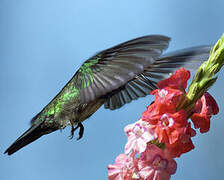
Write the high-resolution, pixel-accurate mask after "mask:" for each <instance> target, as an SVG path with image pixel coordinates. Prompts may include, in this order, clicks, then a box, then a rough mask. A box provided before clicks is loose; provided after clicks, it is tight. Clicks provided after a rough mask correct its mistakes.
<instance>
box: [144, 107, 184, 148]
mask: <svg viewBox="0 0 224 180" xmlns="http://www.w3.org/2000/svg"><path fill="white" fill-rule="evenodd" d="M148 122H149V124H151V128H152V129H153V130H154V131H155V132H156V135H157V136H158V140H159V142H160V143H161V142H163V143H168V144H173V143H175V142H176V141H177V140H178V139H179V138H180V136H181V135H182V134H184V132H185V129H186V125H187V116H186V113H185V111H184V110H180V111H178V112H175V113H169V112H168V113H164V114H158V115H155V116H152V117H151V118H150V119H148Z"/></svg>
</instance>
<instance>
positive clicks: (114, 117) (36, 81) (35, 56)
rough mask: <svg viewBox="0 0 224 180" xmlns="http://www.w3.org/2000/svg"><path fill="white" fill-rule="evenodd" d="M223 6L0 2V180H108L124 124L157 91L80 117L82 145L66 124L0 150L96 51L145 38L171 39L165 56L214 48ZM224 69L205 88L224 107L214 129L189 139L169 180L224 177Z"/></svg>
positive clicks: (101, 0) (191, 0)
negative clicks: (190, 144)
mask: <svg viewBox="0 0 224 180" xmlns="http://www.w3.org/2000/svg"><path fill="white" fill-rule="evenodd" d="M223 7H224V1H223V0H214V1H204V0H198V1H195V0H188V1H179V0H169V1H164V0H138V1H137V0H132V1H130V0H107V1H105V0H66V1H62V0H38V1H36V0H20V1H17V0H1V1H0V82H1V88H0V99H1V103H0V113H1V126H0V138H1V144H0V179H1V180H4V179H7V180H18V179H21V180H28V179H32V180H51V179H52V180H62V179H69V180H73V179H82V180H89V179H99V180H101V179H106V178H107V165H108V164H113V163H114V159H115V157H116V156H117V155H118V154H120V153H122V152H123V150H124V145H125V142H126V136H125V134H124V132H123V128H124V127H125V126H126V125H127V124H130V123H133V122H134V121H136V120H138V119H139V117H140V116H141V113H142V112H143V111H144V110H145V109H146V106H147V105H149V104H150V102H151V101H153V97H152V96H147V97H146V98H141V99H139V100H138V101H134V102H132V103H131V104H128V105H126V106H124V107H123V108H121V109H119V110H116V111H109V110H105V109H104V108H103V107H102V108H101V109H100V110H98V111H97V112H96V113H95V114H94V115H93V116H92V117H90V118H89V119H88V120H87V121H85V122H84V126H85V134H84V137H83V138H82V139H81V140H80V141H76V138H73V139H72V140H69V138H68V136H69V134H70V127H69V128H66V129H64V130H63V131H62V132H60V131H57V132H55V133H52V134H49V135H47V136H44V137H42V138H40V139H39V140H37V141H35V142H34V143H32V144H30V145H28V146H26V147H25V148H23V149H22V150H20V151H18V152H17V153H15V154H14V155H12V156H7V155H4V154H3V152H4V151H5V149H6V148H7V147H8V146H9V145H10V144H11V143H12V142H13V141H14V140H16V138H18V136H20V135H21V134H22V133H23V132H24V131H25V130H26V129H28V127H29V120H30V119H31V118H32V117H33V116H34V115H35V114H37V113H38V112H39V111H40V110H41V109H42V108H43V107H44V106H45V105H46V104H47V103H48V102H49V101H50V100H51V99H52V98H53V97H54V96H55V95H56V94H57V93H58V92H59V91H60V90H61V88H62V87H63V86H64V85H65V84H66V82H67V81H68V80H69V79H70V78H71V77H72V76H73V74H74V73H75V72H76V70H77V69H78V68H79V67H80V65H81V64H82V62H83V61H84V60H86V59H87V58H88V57H90V56H91V55H93V54H94V53H96V52H98V51H100V50H103V49H105V48H109V47H111V46H114V45H116V44H118V43H121V42H123V41H126V40H130V39H132V38H136V37H139V36H143V35H149V34H163V35H167V36H170V37H171V38H172V41H171V43H170V47H169V49H168V50H167V51H166V52H171V51H173V50H178V49H182V48H186V47H191V46H196V45H204V44H205V45H207V44H214V43H215V42H216V41H217V40H218V39H219V38H220V36H221V35H222V33H223V32H224V23H223ZM223 72H224V71H223V70H221V72H219V78H218V80H217V82H216V83H215V85H214V86H213V87H212V88H211V89H210V90H209V92H210V93H211V94H212V95H213V96H214V97H215V99H216V100H217V102H218V104H219V106H220V112H219V114H218V115H216V116H214V117H213V118H212V121H211V129H210V131H209V132H208V133H206V134H198V135H197V136H196V137H195V138H193V141H194V144H195V146H196V148H195V149H194V150H192V151H191V152H189V153H187V154H184V155H182V156H181V158H179V159H177V163H178V169H177V172H176V174H175V175H174V176H172V179H173V180H180V179H181V180H185V179H186V180H188V179H198V180H205V179H206V180H207V179H222V178H223V161H224V155H223V147H224V141H223V126H224V116H223V100H224V96H223V88H224V85H223V78H224V76H223ZM75 135H76V136H77V133H76V134H75Z"/></svg>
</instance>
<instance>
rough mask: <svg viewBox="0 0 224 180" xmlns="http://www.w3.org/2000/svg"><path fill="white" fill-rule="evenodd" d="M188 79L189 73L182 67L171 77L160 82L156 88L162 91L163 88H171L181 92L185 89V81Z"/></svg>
mask: <svg viewBox="0 0 224 180" xmlns="http://www.w3.org/2000/svg"><path fill="white" fill-rule="evenodd" d="M189 78H190V71H188V70H186V69H184V68H183V67H182V68H180V69H178V70H177V71H176V72H175V73H174V74H173V75H172V76H170V77H169V78H167V79H164V80H162V81H160V82H159V83H158V84H157V86H158V88H160V89H162V88H164V87H171V88H174V89H180V90H183V91H184V89H186V87H187V80H188V79H189Z"/></svg>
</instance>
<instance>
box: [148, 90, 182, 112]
mask: <svg viewBox="0 0 224 180" xmlns="http://www.w3.org/2000/svg"><path fill="white" fill-rule="evenodd" d="M151 94H153V95H155V102H156V103H157V106H159V104H163V106H164V105H166V106H174V108H176V107H177V105H178V104H179V103H180V102H181V101H182V100H183V98H184V97H185V93H184V92H183V91H180V90H179V89H173V88H170V87H164V88H163V89H156V90H154V91H152V92H151Z"/></svg>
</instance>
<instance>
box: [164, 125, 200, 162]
mask: <svg viewBox="0 0 224 180" xmlns="http://www.w3.org/2000/svg"><path fill="white" fill-rule="evenodd" d="M195 135H196V132H195V130H194V129H192V128H191V124H190V122H189V123H188V126H187V128H186V131H185V133H184V134H182V135H181V136H180V138H179V139H178V141H176V142H175V143H174V144H166V149H167V150H168V151H169V153H170V155H171V156H172V157H173V158H176V157H180V156H181V154H183V153H186V152H189V151H191V150H192V149H194V144H193V142H192V140H191V137H193V136H195Z"/></svg>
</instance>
